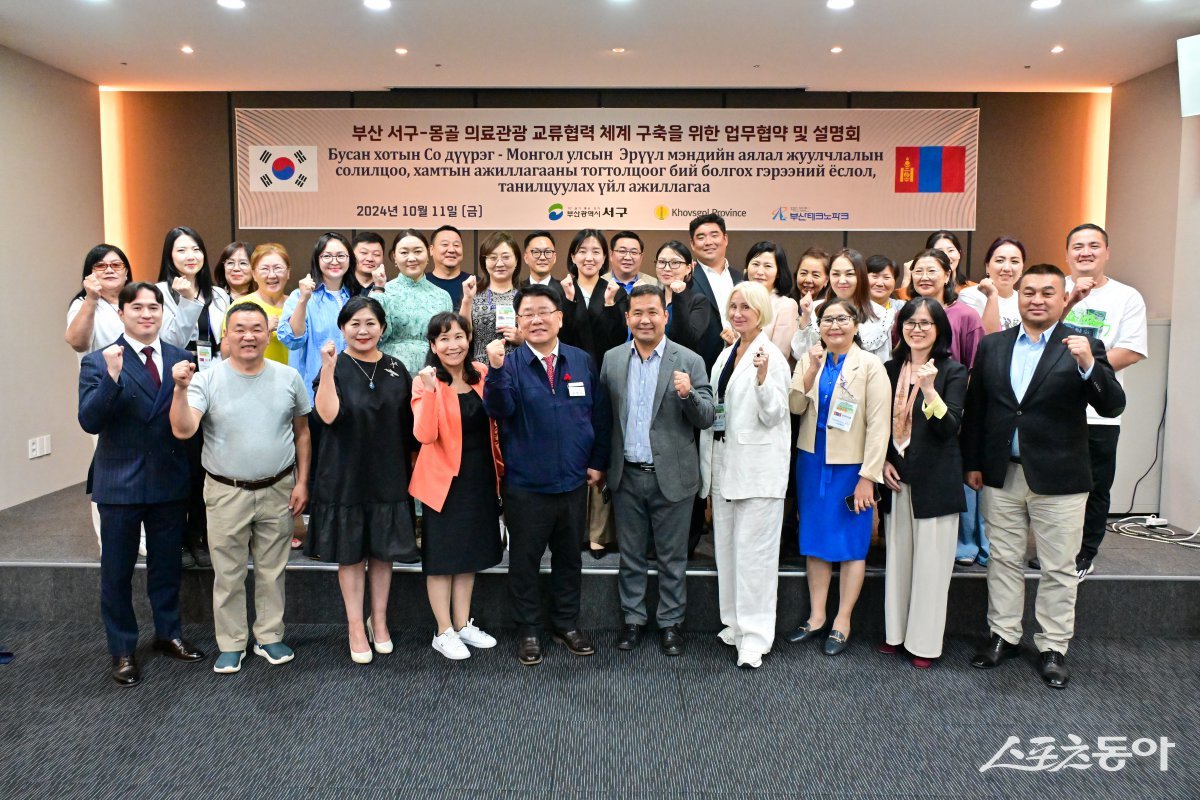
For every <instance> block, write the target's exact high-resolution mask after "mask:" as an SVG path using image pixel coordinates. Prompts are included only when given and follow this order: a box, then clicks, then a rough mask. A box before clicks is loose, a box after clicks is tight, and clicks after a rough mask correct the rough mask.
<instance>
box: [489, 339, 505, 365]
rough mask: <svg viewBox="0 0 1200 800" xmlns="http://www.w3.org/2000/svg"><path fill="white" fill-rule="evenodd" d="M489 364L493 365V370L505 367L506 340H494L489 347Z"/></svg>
mask: <svg viewBox="0 0 1200 800" xmlns="http://www.w3.org/2000/svg"><path fill="white" fill-rule="evenodd" d="M487 357H488V363H489V364H491V365H492V369H500V368H501V367H503V366H504V340H503V339H493V340H492V341H490V342H488V345H487Z"/></svg>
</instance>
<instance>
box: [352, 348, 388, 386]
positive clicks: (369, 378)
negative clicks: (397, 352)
mask: <svg viewBox="0 0 1200 800" xmlns="http://www.w3.org/2000/svg"><path fill="white" fill-rule="evenodd" d="M350 360H351V361H353V362H354V366H356V367H358V371H359V372H361V373H362V374H363V377H364V378H366V379H367V388H368V389H370V390H371V391H372V392H373V391H375V372H376V371H377V370H378V369H379V361H383V359H382V358H381V359H379V361H376V362H375V366H374V367H372V368H371V374H370V375H368V374H367V371H366V370H365V369H363V366H362V364H360V363H358V359H357V358H355V357H354V356H350Z"/></svg>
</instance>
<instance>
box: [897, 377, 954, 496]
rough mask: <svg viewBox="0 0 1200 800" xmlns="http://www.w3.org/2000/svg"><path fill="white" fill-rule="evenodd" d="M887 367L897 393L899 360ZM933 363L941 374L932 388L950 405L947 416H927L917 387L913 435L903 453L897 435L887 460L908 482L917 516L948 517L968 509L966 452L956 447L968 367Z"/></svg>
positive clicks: (901, 478) (905, 481)
mask: <svg viewBox="0 0 1200 800" xmlns="http://www.w3.org/2000/svg"><path fill="white" fill-rule="evenodd" d="M885 366H886V368H887V373H888V378H890V379H891V381H892V397H893V398H894V397H895V396H896V382H897V381H898V380H899V379H900V367H901V362H899V361H897V360H896V359H892V360H891V361H889V362H887V364H886V365H885ZM934 366H936V367H937V370H938V374H937V377H936V378H934V379H933V388H935V389H937V393H938V395H940V396H941V398H942V401H943V402H945V404H946V414H945V416H943V417H942V418H941V419H938V418H937V417H931V418H929V419H925V414H924V413H922V411H921V403H922V399H921V394H920V390H918V392H917V400H916V402H915V403H914V404H913V415H912V439H911V440H910V441H909V443H908V447H907V448H905V450H904V455H903V456H901V455H900V454H899V453H898V452H896V447H895V444H894V440H893V439H892V438H890V437H889V439H888V453H887V460H888V463H890V464H891V465H892V466H893V467H895V468H896V471H897V472H899V473H900V480H901V481H903V482H904V483H906V484H908V486H909V488H910V491H911V493H912V508H913V516H914V517H916V518H917V519H930V518H932V517H944V516H946V515H947V514H957V513H959V512H960V511H966V510H967V501H966V498H965V497H964V496H963V490H962V478H963V467H962V452H961V451H960V450H959V446H958V429H959V426H960V425H961V424H962V416H963V403H964V402H965V401H966V397H967V368H966V367H964V366H963V365H962V364H960V363H958V362H957V361H955V360H954V359H952V358H940V359H936V360H935V361H934ZM893 502H895V501H894V500H893Z"/></svg>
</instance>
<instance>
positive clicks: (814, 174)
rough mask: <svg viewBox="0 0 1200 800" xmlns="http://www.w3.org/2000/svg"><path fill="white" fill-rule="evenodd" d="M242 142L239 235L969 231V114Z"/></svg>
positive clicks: (763, 114) (554, 121)
mask: <svg viewBox="0 0 1200 800" xmlns="http://www.w3.org/2000/svg"><path fill="white" fill-rule="evenodd" d="M236 135H237V176H238V225H239V226H240V227H242V228H307V229H337V228H341V229H357V228H385V229H395V228H403V227H417V228H425V229H428V228H434V227H437V226H439V225H443V224H450V225H456V226H458V227H461V228H469V229H483V230H503V229H530V228H548V229H558V230H564V229H578V228H585V227H598V228H630V229H634V230H678V229H682V228H685V227H686V226H687V223H688V222H689V221H690V219H691V218H692V217H694V216H696V215H698V214H704V213H708V212H716V213H720V214H723V215H724V216H725V218H726V221H727V223H728V225H729V227H730V228H731V229H735V230H934V229H938V228H947V229H950V230H974V228H975V182H976V175H977V160H978V151H979V110H978V109H973V108H956V109H895V110H893V109H786V110H784V109H629V108H570V109H549V108H520V109H518V108H470V109H295V108H288V109H262V108H256V109H238V110H237V112H236Z"/></svg>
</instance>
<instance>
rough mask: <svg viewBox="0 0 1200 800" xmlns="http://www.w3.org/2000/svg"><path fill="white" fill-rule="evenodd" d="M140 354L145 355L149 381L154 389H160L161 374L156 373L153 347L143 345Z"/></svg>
mask: <svg viewBox="0 0 1200 800" xmlns="http://www.w3.org/2000/svg"><path fill="white" fill-rule="evenodd" d="M142 355H144V356H145V357H146V371H147V372H149V373H150V382H151V383H153V384H154V388H155V389H161V388H162V376H161V375H159V374H158V367H156V366H154V348H153V347H143V348H142Z"/></svg>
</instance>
